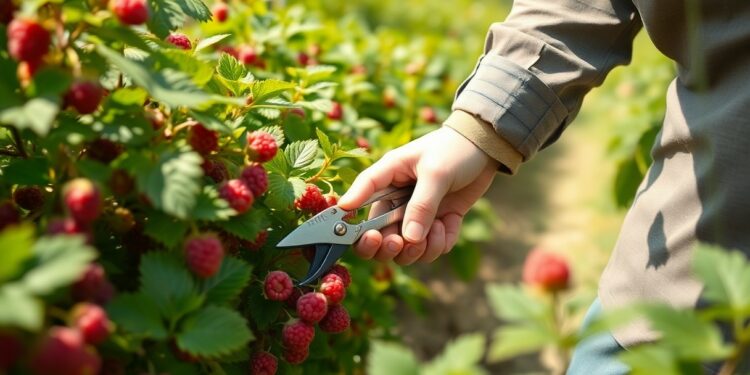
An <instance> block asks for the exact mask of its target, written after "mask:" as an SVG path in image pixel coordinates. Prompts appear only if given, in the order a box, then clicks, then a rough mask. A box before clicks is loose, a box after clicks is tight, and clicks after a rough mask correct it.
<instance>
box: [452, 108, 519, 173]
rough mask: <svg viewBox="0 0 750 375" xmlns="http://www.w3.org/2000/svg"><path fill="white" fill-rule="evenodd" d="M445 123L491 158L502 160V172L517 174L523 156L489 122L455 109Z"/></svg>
mask: <svg viewBox="0 0 750 375" xmlns="http://www.w3.org/2000/svg"><path fill="white" fill-rule="evenodd" d="M443 125H444V126H447V127H449V128H451V129H453V130H455V131H456V132H458V133H459V134H461V135H463V136H464V137H466V139H468V140H469V141H471V142H472V143H474V144H475V145H476V146H477V147H479V148H480V149H481V150H482V151H484V152H485V153H486V154H487V155H489V156H490V157H491V158H493V159H495V160H497V161H498V162H500V168H499V170H500V171H501V172H505V173H508V174H515V173H516V171H518V167H519V166H520V165H521V162H522V161H523V160H522V159H523V157H522V156H521V154H520V153H519V152H518V151H516V149H514V148H513V146H511V145H510V143H508V141H506V140H505V139H503V138H502V137H501V136H499V135H498V134H497V133H496V132H495V129H493V128H492V125H490V124H489V123H487V122H484V121H482V120H481V119H479V118H476V117H474V116H472V115H470V114H468V113H466V112H463V111H454V112H453V113H452V114H451V115H450V116H449V117H448V119H447V120H445V122H444V123H443Z"/></svg>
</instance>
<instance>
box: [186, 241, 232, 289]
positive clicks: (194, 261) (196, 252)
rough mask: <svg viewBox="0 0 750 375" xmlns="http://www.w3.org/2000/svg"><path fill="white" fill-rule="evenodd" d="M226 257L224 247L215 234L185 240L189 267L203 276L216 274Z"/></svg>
mask: <svg viewBox="0 0 750 375" xmlns="http://www.w3.org/2000/svg"><path fill="white" fill-rule="evenodd" d="M223 259H224V248H223V247H222V246H221V241H220V240H219V238H217V237H216V236H215V235H214V234H209V233H205V234H201V235H197V236H194V237H191V238H189V239H188V240H187V241H186V242H185V260H186V261H187V264H188V268H190V270H191V271H192V272H193V273H194V274H196V275H197V276H198V277H201V278H204V279H205V278H209V277H211V276H213V275H215V274H216V272H218V271H219V268H220V267H221V261H222V260H223Z"/></svg>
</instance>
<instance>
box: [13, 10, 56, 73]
mask: <svg viewBox="0 0 750 375" xmlns="http://www.w3.org/2000/svg"><path fill="white" fill-rule="evenodd" d="M50 42H51V38H50V35H49V32H48V31H47V30H46V29H45V28H44V27H42V25H40V24H39V23H38V22H36V21H33V20H30V19H24V18H16V19H14V20H13V21H11V22H10V24H9V25H8V52H10V56H11V57H13V58H14V59H16V60H18V61H30V62H32V63H39V62H40V61H42V58H43V57H44V55H46V54H47V52H48V51H49V44H50Z"/></svg>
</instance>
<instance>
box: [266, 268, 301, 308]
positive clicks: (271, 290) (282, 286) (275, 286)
mask: <svg viewBox="0 0 750 375" xmlns="http://www.w3.org/2000/svg"><path fill="white" fill-rule="evenodd" d="M292 289H294V285H293V284H292V278H291V277H289V275H288V274H287V273H286V272H284V271H273V272H270V273H269V274H268V275H267V276H266V280H265V281H264V283H263V290H264V291H265V293H266V298H268V299H270V300H272V301H283V300H285V299H287V298H289V296H291V295H292Z"/></svg>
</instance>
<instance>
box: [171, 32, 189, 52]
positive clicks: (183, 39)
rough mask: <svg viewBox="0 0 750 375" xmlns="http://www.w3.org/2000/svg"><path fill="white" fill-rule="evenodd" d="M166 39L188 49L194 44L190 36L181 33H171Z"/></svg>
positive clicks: (178, 46)
mask: <svg viewBox="0 0 750 375" xmlns="http://www.w3.org/2000/svg"><path fill="white" fill-rule="evenodd" d="M166 41H167V42H168V43H171V44H172V45H174V46H175V47H177V48H180V49H185V50H188V49H192V48H193V44H192V43H190V38H188V37H187V35H185V34H180V33H174V34H169V36H167V39H166Z"/></svg>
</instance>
